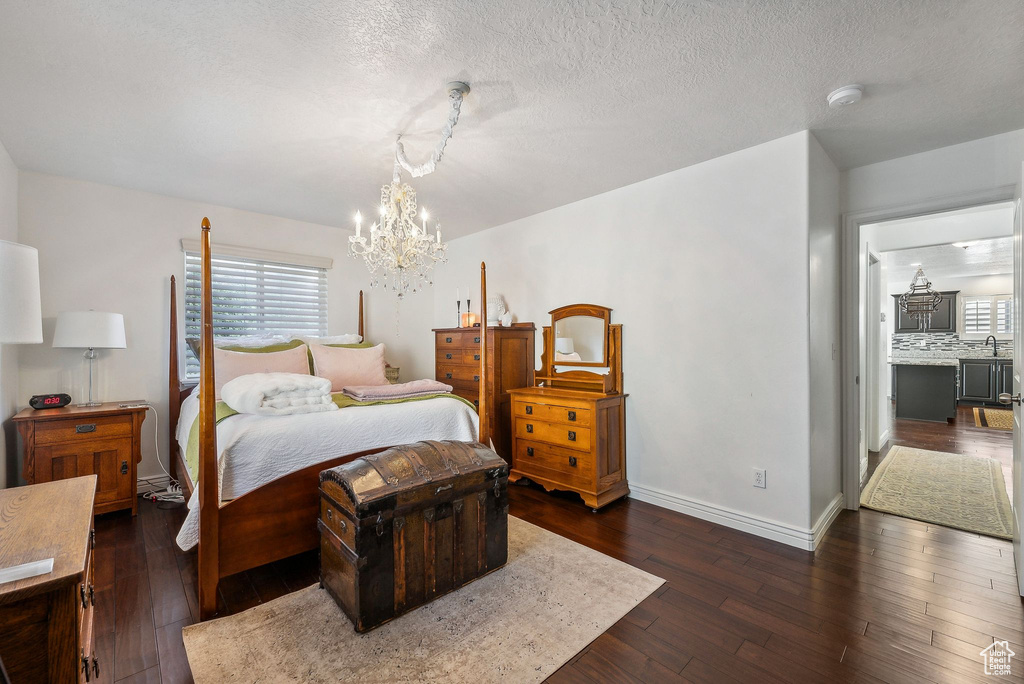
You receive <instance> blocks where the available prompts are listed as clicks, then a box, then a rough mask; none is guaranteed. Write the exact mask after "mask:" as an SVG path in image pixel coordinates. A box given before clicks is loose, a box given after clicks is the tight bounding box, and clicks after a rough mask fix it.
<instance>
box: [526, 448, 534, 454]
mask: <svg viewBox="0 0 1024 684" xmlns="http://www.w3.org/2000/svg"><path fill="white" fill-rule="evenodd" d="M526 455H527V456H533V447H526Z"/></svg>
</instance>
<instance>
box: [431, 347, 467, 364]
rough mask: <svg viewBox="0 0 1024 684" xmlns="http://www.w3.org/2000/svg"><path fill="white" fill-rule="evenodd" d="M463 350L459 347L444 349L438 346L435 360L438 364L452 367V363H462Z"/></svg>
mask: <svg viewBox="0 0 1024 684" xmlns="http://www.w3.org/2000/svg"><path fill="white" fill-rule="evenodd" d="M462 354H463V350H462V349H461V348H460V347H444V348H442V347H441V346H440V345H438V350H437V356H436V357H435V360H436V361H437V363H439V364H446V365H452V364H454V363H462Z"/></svg>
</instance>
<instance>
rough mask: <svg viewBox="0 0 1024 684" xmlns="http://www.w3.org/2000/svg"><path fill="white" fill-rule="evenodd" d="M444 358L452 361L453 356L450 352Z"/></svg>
mask: <svg viewBox="0 0 1024 684" xmlns="http://www.w3.org/2000/svg"><path fill="white" fill-rule="evenodd" d="M444 358H446V359H450V358H452V354H451V352H448V353H447V354H445V355H444Z"/></svg>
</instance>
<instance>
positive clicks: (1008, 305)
mask: <svg viewBox="0 0 1024 684" xmlns="http://www.w3.org/2000/svg"><path fill="white" fill-rule="evenodd" d="M995 331H996V332H997V333H1001V334H1006V335H1009V334H1011V333H1013V300H1012V299H1009V298H1002V299H996V329H995Z"/></svg>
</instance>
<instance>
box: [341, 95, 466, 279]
mask: <svg viewBox="0 0 1024 684" xmlns="http://www.w3.org/2000/svg"><path fill="white" fill-rule="evenodd" d="M468 92H469V85H467V84H466V83H463V82H461V81H454V82H452V83H449V84H448V104H449V105H450V109H449V112H448V121H447V122H446V123H445V125H444V128H442V129H441V141H440V142H439V143H438V144H437V147H436V148H434V152H433V154H432V155H431V156H430V159H428V160H427V161H426V162H424V163H423V164H420V165H418V166H414V165H413V164H411V163H410V162H409V159H408V158H407V157H406V155H405V148H404V147H403V146H402V136H401V135H399V136H398V140H397V141H396V143H395V165H394V173H393V176H392V178H391V183H389V184H388V185H385V186H383V187H382V188H381V189H380V209H379V211H380V218H379V219H378V220H377V221H376V222H375V223H374V224H373V225H371V226H370V235H369V238H367V237H366V236H364V235H363V225H362V223H363V217H362V214H360V213H356V234H355V235H353V236H351V237H349V239H348V241H349V254H350V255H351V256H353V257H362V259H363V261H364V262H365V263H366V268H367V269H368V270H369V271H370V286H371V287H377V286H378V285H381V286H382V287H383V288H384V289H385V290H392V291H394V292H395V294H396V295H397V296H398V298H399V299H401V298H402V297H404V296H405V295H406V294H410V293H415V292H417V291H418V290H420V289H422V288H423V286H424V285H432V284H433V282H432V281H431V280H430V274H431V272H432V271H433V269H434V264H436V263H437V262H442V263H443V262H445V261H447V257H446V252H447V250H448V245H447V244H446V243H444V242H441V224H440V222H437V221H435V222H434V226H433V233H432V232H431V231H430V229H429V228H428V220H429V218H430V217H429V216H428V215H427V211H426V209H421V210H420V211H419V215H418V216H417V204H416V191H415V190H413V188H412V186H410V185H409V184H408V183H403V182H402V175H401V174H402V169H405V170H406V171H407V172H408V173H409V174H410V175H411V176H413V177H414V178H419V177H420V176H425V175H427V174H429V173H433V171H434V169H435V168H436V167H437V163H438V162H439V161H441V156H442V155H443V154H444V148H445V145H447V144H448V140H449V139H451V137H452V130H453V129H454V128H455V124H457V123H458V122H459V110H460V109H461V108H462V98H463V97H464V96H465V95H466V93H468ZM417 219H418V221H417Z"/></svg>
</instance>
